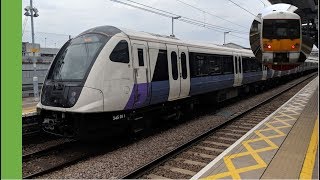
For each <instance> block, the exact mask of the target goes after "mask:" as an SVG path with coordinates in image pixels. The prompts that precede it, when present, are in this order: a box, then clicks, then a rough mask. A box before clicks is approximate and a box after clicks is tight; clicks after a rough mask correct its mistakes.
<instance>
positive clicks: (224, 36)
mask: <svg viewBox="0 0 320 180" xmlns="http://www.w3.org/2000/svg"><path fill="white" fill-rule="evenodd" d="M229 32H230V31H227V32H223V45H225V44H226V34H228V33H229Z"/></svg>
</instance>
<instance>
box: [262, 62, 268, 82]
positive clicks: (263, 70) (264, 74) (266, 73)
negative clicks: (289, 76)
mask: <svg viewBox="0 0 320 180" xmlns="http://www.w3.org/2000/svg"><path fill="white" fill-rule="evenodd" d="M261 66H262V80H266V79H267V75H268V68H267V66H264V65H263V64H261Z"/></svg>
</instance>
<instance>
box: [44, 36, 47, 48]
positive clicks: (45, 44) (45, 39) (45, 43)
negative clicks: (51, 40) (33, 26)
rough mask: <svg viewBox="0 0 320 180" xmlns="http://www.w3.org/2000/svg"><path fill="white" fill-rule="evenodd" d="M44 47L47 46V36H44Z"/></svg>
mask: <svg viewBox="0 0 320 180" xmlns="http://www.w3.org/2000/svg"><path fill="white" fill-rule="evenodd" d="M44 47H45V48H46V47H47V38H44Z"/></svg>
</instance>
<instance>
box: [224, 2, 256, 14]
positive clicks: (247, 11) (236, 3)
mask: <svg viewBox="0 0 320 180" xmlns="http://www.w3.org/2000/svg"><path fill="white" fill-rule="evenodd" d="M228 1H230V2H231V3H233V4H234V5H236V6H238V7H239V8H241V9H243V10H245V11H246V12H248V13H250V14H251V15H252V16H254V17H256V15H255V14H253V13H252V12H250V11H249V10H247V9H246V8H244V7H242V6H240V5H239V4H237V3H235V2H233V1H232V0H228Z"/></svg>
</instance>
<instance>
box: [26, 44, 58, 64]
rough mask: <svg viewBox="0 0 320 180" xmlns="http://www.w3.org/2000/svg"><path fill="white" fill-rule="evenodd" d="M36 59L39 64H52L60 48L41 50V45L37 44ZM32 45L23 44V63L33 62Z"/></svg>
mask: <svg viewBox="0 0 320 180" xmlns="http://www.w3.org/2000/svg"><path fill="white" fill-rule="evenodd" d="M35 49H38V51H37V52H35V58H36V60H37V61H38V62H51V61H52V60H53V59H54V57H55V56H56V54H57V53H58V51H59V48H41V46H40V44H35ZM32 56H33V54H32V43H29V42H22V62H24V63H31V62H32V58H33V57H32Z"/></svg>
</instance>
